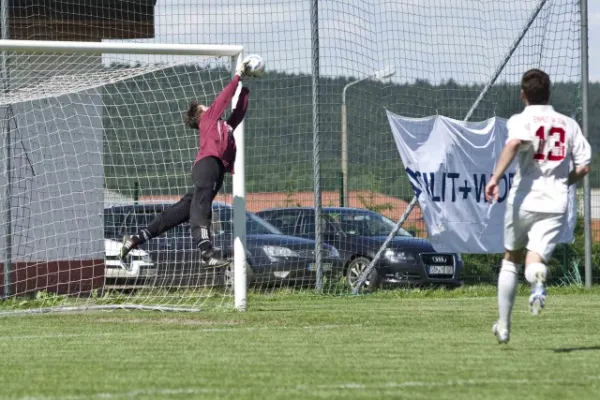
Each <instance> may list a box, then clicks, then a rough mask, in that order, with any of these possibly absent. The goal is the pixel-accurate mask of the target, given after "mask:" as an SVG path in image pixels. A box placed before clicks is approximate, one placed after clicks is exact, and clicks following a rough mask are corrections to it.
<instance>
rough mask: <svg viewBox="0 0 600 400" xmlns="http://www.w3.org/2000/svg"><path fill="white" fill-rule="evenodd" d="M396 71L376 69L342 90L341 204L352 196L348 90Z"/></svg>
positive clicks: (391, 68)
mask: <svg viewBox="0 0 600 400" xmlns="http://www.w3.org/2000/svg"><path fill="white" fill-rule="evenodd" d="M395 73H396V70H395V69H394V67H387V68H385V69H382V70H380V71H376V72H374V73H372V74H371V75H368V76H366V77H364V78H361V79H358V80H356V81H352V82H350V83H348V84H347V85H346V86H344V89H343V90H342V112H341V114H342V156H341V159H342V192H341V196H340V197H341V198H340V206H341V207H346V206H348V205H349V204H350V198H349V197H348V114H347V112H346V91H347V90H348V88H349V87H351V86H354V85H356V84H357V83H360V82H363V81H366V80H367V79H371V78H378V79H384V78H388V77H390V76H392V75H394V74H395Z"/></svg>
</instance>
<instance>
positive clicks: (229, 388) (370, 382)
mask: <svg viewBox="0 0 600 400" xmlns="http://www.w3.org/2000/svg"><path fill="white" fill-rule="evenodd" d="M526 294H527V288H526V287H521V289H520V292H519V297H518V298H517V306H516V309H515V312H514V320H513V330H512V340H511V343H510V344H509V345H507V346H505V345H498V344H497V343H496V341H495V338H494V337H493V335H492V333H491V325H492V323H493V321H494V320H495V318H496V299H495V290H494V288H493V287H491V286H488V287H484V286H481V287H477V286H476V287H465V288H462V289H459V290H454V291H435V290H430V291H427V290H420V291H418V290H411V291H405V290H397V291H382V292H378V293H376V294H372V295H366V296H359V297H352V296H346V297H314V296H312V295H309V294H308V293H300V294H287V295H283V294H280V295H274V296H271V297H265V296H261V295H259V294H253V295H252V296H251V298H250V301H249V305H250V307H251V308H250V310H249V311H247V312H245V313H238V312H224V311H212V312H200V313H191V314H182V313H177V314H176V313H155V312H121V311H119V312H89V313H78V314H44V315H35V316H31V315H29V316H11V317H6V318H1V319H0V357H1V358H0V363H1V365H2V368H1V369H0V399H29V400H35V399H40V400H41V399H43V400H51V399H56V400H76V399H193V398H203V399H382V398H394V399H460V400H470V399H473V400H475V399H477V400H481V399H510V400H517V399H528V400H535V399H544V400H547V399H577V400H582V399H597V398H599V393H600V335H599V334H598V332H600V318H599V317H600V307H599V306H600V302H599V301H598V299H599V297H600V288H598V287H595V288H594V289H593V290H591V291H584V290H583V289H581V288H577V287H565V288H554V287H553V288H550V290H549V295H550V297H549V301H548V306H547V310H545V312H544V313H543V314H542V315H540V316H537V317H533V316H531V315H530V314H529V312H528V311H527V307H526Z"/></svg>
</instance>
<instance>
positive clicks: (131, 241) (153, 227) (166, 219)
mask: <svg viewBox="0 0 600 400" xmlns="http://www.w3.org/2000/svg"><path fill="white" fill-rule="evenodd" d="M192 196H193V191H190V192H189V193H187V194H186V195H185V196H183V197H182V198H181V199H180V200H179V201H178V202H177V203H175V204H173V205H172V206H170V207H168V208H166V209H165V210H164V211H163V212H162V213H160V214H158V215H157V216H156V217H155V218H154V219H153V220H152V222H150V224H149V225H148V226H147V227H145V228H143V229H142V230H140V231H139V232H138V233H136V234H135V235H125V236H124V237H123V245H122V246H121V251H120V253H119V256H120V257H121V260H122V261H123V262H124V261H125V258H126V257H127V255H128V254H129V252H130V251H131V250H133V249H135V248H137V247H138V246H139V245H141V244H143V243H145V242H147V241H148V240H150V239H152V238H155V237H157V236H159V235H161V234H163V233H165V232H167V231H168V230H170V229H173V228H175V227H176V226H178V225H181V224H183V223H184V222H187V221H188V220H189V219H190V204H191V203H192Z"/></svg>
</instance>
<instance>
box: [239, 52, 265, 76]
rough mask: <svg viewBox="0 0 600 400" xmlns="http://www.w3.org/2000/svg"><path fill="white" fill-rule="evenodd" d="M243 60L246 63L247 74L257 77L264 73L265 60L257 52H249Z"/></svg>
mask: <svg viewBox="0 0 600 400" xmlns="http://www.w3.org/2000/svg"><path fill="white" fill-rule="evenodd" d="M244 62H247V63H248V75H250V76H252V77H254V78H259V77H261V76H263V74H264V73H265V62H264V61H263V59H262V57H261V56H259V55H258V54H250V55H249V56H248V57H246V58H245V59H244Z"/></svg>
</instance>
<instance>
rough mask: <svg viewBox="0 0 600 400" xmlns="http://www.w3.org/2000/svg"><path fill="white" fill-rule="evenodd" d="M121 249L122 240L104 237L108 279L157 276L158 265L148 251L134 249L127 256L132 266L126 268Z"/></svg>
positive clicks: (106, 276) (105, 274)
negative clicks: (120, 256) (120, 255)
mask: <svg viewBox="0 0 600 400" xmlns="http://www.w3.org/2000/svg"><path fill="white" fill-rule="evenodd" d="M120 249H121V243H120V242H117V241H115V240H110V239H104V252H105V255H104V266H105V268H104V277H105V278H106V279H135V278H151V277H154V276H156V266H155V265H154V263H153V262H152V259H151V258H150V255H149V254H148V253H147V252H145V251H144V250H140V249H135V250H132V251H131V252H130V253H129V256H128V257H127V259H128V261H129V263H130V265H129V267H130V268H129V269H125V265H123V263H122V262H121V260H120V259H119V251H120Z"/></svg>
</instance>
